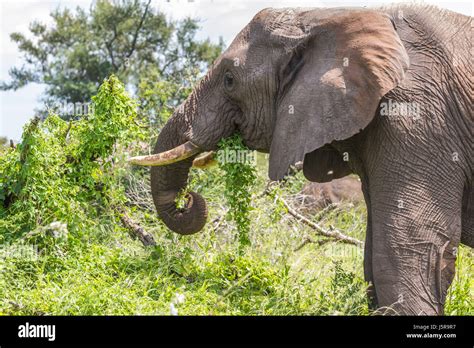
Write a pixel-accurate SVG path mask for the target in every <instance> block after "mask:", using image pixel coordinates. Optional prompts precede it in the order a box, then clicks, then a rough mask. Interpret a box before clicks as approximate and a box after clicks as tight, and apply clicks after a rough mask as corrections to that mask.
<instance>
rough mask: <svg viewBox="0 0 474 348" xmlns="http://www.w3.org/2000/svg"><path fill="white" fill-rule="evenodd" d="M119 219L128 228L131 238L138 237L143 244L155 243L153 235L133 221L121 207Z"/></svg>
mask: <svg viewBox="0 0 474 348" xmlns="http://www.w3.org/2000/svg"><path fill="white" fill-rule="evenodd" d="M120 220H121V221H122V223H123V224H124V225H125V227H127V228H128V230H129V233H130V235H131V236H132V238H138V239H140V241H141V242H142V243H143V245H144V246H150V245H156V242H155V239H154V238H153V236H152V235H151V234H150V233H148V232H147V231H145V230H144V229H143V227H141V226H140V225H138V224H137V223H136V222H134V221H133V220H132V219H131V218H130V217H129V216H128V215H127V214H126V212H125V211H124V210H123V209H120Z"/></svg>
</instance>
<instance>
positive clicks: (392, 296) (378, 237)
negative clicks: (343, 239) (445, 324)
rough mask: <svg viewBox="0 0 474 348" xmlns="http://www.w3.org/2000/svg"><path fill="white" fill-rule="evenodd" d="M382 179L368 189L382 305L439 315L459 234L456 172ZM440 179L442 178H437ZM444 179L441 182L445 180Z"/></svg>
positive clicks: (459, 190)
mask: <svg viewBox="0 0 474 348" xmlns="http://www.w3.org/2000/svg"><path fill="white" fill-rule="evenodd" d="M439 179H440V181H437V180H436V178H432V179H431V180H416V178H413V179H411V180H406V181H404V182H400V181H398V182H396V183H395V182H390V183H389V182H386V183H385V185H386V186H385V187H390V190H387V191H386V192H384V191H382V190H371V192H370V199H371V208H370V209H371V213H372V214H371V233H372V260H371V261H372V276H373V280H374V286H375V289H376V296H377V305H378V307H379V308H380V311H382V312H383V311H385V310H386V311H388V312H387V313H389V314H390V313H391V314H409V315H420V314H421V315H439V314H442V313H443V306H444V302H445V298H446V292H447V290H448V287H449V286H450V284H451V282H452V280H453V277H454V266H455V260H456V252H457V247H458V244H459V241H460V236H461V200H462V199H461V197H462V186H463V185H462V183H459V185H458V184H457V182H456V177H452V178H450V179H449V182H450V185H452V186H450V187H449V190H448V189H447V188H446V186H447V185H446V181H445V180H446V179H447V178H446V177H443V178H441V177H440V178H439ZM441 179H442V180H441ZM443 182H444V184H443Z"/></svg>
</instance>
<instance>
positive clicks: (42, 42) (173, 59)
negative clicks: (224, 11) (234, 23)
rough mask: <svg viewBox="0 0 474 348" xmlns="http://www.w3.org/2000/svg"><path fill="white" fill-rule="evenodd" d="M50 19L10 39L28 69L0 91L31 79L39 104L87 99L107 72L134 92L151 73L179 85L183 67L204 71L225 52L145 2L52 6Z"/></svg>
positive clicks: (189, 22)
mask: <svg viewBox="0 0 474 348" xmlns="http://www.w3.org/2000/svg"><path fill="white" fill-rule="evenodd" d="M50 15H51V17H52V18H53V24H52V25H51V26H46V25H44V24H42V23H40V22H38V21H34V22H32V23H31V24H30V27H29V30H30V31H31V34H32V35H31V36H32V38H31V39H30V38H27V37H26V36H25V35H24V34H22V33H17V32H16V33H12V34H11V35H10V37H11V39H12V40H13V41H15V42H16V43H17V44H18V47H19V50H20V51H21V52H22V53H23V56H24V59H25V63H26V64H24V65H22V66H21V67H14V68H12V69H11V70H10V76H11V78H12V79H11V81H10V82H2V83H1V84H0V89H1V90H16V89H18V88H21V87H23V86H25V85H27V84H28V83H31V82H36V83H41V84H45V85H46V91H45V95H44V96H43V100H44V102H45V103H57V102H60V103H76V102H88V101H90V98H91V96H92V95H94V94H95V93H96V92H97V89H98V87H99V85H100V84H101V83H102V81H103V80H104V78H106V77H108V76H109V75H111V74H112V73H113V74H115V75H117V76H118V77H119V78H120V79H121V80H122V81H123V82H124V83H126V84H127V85H128V86H131V87H134V90H135V91H138V86H139V84H140V81H141V80H142V78H143V77H144V76H148V75H149V73H150V72H153V74H152V75H153V76H155V77H156V78H159V79H163V80H172V81H174V82H175V83H177V84H179V83H185V81H186V79H187V76H189V67H194V68H195V71H197V72H198V73H199V72H202V71H203V70H205V69H206V68H207V66H208V65H209V64H210V63H212V61H213V60H214V59H215V58H216V57H217V56H218V55H219V54H220V52H221V50H222V48H223V42H222V39H221V40H220V42H219V44H213V43H211V42H210V41H209V40H203V41H197V40H196V38H195V34H196V32H197V30H198V28H199V25H198V22H197V21H196V20H194V19H190V18H187V19H184V20H182V21H171V20H168V19H167V18H166V16H165V15H164V14H163V13H161V12H159V11H158V10H157V9H155V8H153V6H152V4H151V0H148V1H147V2H144V1H139V0H134V1H132V0H121V1H110V0H97V1H95V2H94V3H93V4H92V5H91V7H90V9H89V10H88V11H87V10H84V9H82V8H80V7H77V8H76V10H75V11H70V10H68V9H60V8H58V9H57V10H55V11H53V12H52V13H51V14H50Z"/></svg>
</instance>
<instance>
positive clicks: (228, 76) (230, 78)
mask: <svg viewBox="0 0 474 348" xmlns="http://www.w3.org/2000/svg"><path fill="white" fill-rule="evenodd" d="M234 85H235V82H234V75H232V73H231V72H230V71H227V72H226V73H225V74H224V87H225V89H227V90H228V91H232V89H233V88H234Z"/></svg>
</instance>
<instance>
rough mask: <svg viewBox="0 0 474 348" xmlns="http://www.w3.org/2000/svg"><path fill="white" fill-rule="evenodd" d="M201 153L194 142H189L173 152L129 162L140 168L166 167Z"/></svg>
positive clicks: (137, 158) (140, 157)
mask: <svg viewBox="0 0 474 348" xmlns="http://www.w3.org/2000/svg"><path fill="white" fill-rule="evenodd" d="M200 152H201V149H200V148H199V147H198V146H196V145H194V144H193V143H192V142H190V141H187V142H185V143H184V144H181V145H179V146H177V147H175V148H173V149H171V150H168V151H165V152H161V153H157V154H154V155H148V156H137V157H132V158H130V159H129V160H128V162H130V163H131V164H136V165H139V166H165V165H168V164H172V163H176V162H179V161H182V160H184V159H186V158H189V157H191V156H194V155H196V154H198V153H200Z"/></svg>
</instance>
